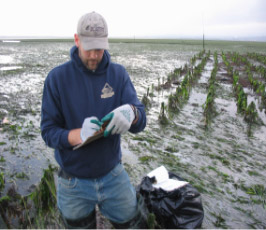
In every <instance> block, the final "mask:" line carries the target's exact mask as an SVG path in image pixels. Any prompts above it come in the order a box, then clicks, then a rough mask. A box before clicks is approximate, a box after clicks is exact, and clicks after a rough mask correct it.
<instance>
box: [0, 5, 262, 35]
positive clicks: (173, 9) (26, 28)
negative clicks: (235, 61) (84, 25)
mask: <svg viewBox="0 0 266 230" xmlns="http://www.w3.org/2000/svg"><path fill="white" fill-rule="evenodd" d="M91 11H96V12H98V13H100V14H102V15H103V16H104V17H105V19H106V21H107V24H108V28H109V37H130V38H133V37H134V36H135V37H136V38H140V37H171V38H184V37H188V38H189V37H202V33H203V30H204V34H205V37H206V38H208V37H209V38H213V37H215V38H226V37H228V38H234V39H237V38H240V37H258V36H260V37H265V38H266V0H93V1H92V0H0V37H1V36H55V37H57V36H67V37H73V34H74V33H75V32H76V27H77V21H78V19H79V18H80V16H82V15H83V14H85V13H87V12H91Z"/></svg>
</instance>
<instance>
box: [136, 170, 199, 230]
mask: <svg viewBox="0 0 266 230" xmlns="http://www.w3.org/2000/svg"><path fill="white" fill-rule="evenodd" d="M169 178H171V179H177V180H181V181H183V180H182V179H181V178H180V177H178V176H177V175H175V174H173V173H171V172H169ZM153 182H154V178H149V177H144V178H143V180H142V182H141V184H140V185H139V186H138V187H137V192H138V194H140V195H141V196H143V198H144V201H145V204H146V206H147V208H148V210H149V212H151V213H154V215H155V217H156V222H157V223H158V224H159V226H157V227H160V228H171V229H174V228H183V229H194V228H200V227H201V224H202V222H203V218H204V210H203V206H202V202H201V197H200V193H199V192H198V191H197V189H196V188H194V187H192V186H191V185H190V184H187V185H185V186H183V187H181V188H179V189H175V190H173V191H170V192H167V191H164V190H162V189H161V188H159V189H157V188H154V187H153V185H152V183H153Z"/></svg>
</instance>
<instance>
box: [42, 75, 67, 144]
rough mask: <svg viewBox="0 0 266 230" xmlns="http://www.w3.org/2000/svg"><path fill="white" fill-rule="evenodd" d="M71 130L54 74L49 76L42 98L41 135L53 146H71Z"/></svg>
mask: <svg viewBox="0 0 266 230" xmlns="http://www.w3.org/2000/svg"><path fill="white" fill-rule="evenodd" d="M68 134H69V130H67V129H65V119H64V116H63V113H62V109H61V102H60V95H59V92H58V88H57V84H56V81H55V78H54V76H53V74H51V73H49V75H48V76H47V78H46V80H45V83H44V88H43V98H42V108H41V135H42V138H43V140H44V142H45V143H46V144H47V145H48V146H49V147H51V148H54V149H63V148H70V147H71V145H70V144H69V142H68Z"/></svg>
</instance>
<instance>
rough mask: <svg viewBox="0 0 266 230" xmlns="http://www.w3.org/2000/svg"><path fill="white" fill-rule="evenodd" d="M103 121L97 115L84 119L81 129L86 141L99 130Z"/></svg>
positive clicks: (82, 138)
mask: <svg viewBox="0 0 266 230" xmlns="http://www.w3.org/2000/svg"><path fill="white" fill-rule="evenodd" d="M101 126H102V123H101V122H100V121H99V120H98V118H97V117H88V118H86V119H85V120H84V122H83V124H82V128H81V131H80V137H81V140H82V142H84V141H85V140H86V139H87V138H88V137H90V136H93V134H94V133H95V132H96V131H99V130H100V128H101Z"/></svg>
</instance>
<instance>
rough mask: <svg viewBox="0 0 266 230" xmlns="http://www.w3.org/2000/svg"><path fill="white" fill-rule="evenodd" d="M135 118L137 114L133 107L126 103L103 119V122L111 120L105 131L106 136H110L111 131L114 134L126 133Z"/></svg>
mask: <svg viewBox="0 0 266 230" xmlns="http://www.w3.org/2000/svg"><path fill="white" fill-rule="evenodd" d="M134 119H135V115H134V112H133V109H132V107H131V106H130V105H129V104H125V105H122V106H120V107H118V108H116V109H115V110H113V111H112V112H111V113H108V114H107V115H106V116H105V117H104V118H103V119H102V120H101V122H102V123H103V122H105V121H108V120H110V122H109V124H108V126H107V127H106V129H105V131H104V137H107V136H109V135H110V133H111V132H112V135H113V134H123V133H126V132H127V131H128V130H129V128H130V126H131V124H132V122H133V121H134Z"/></svg>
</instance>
